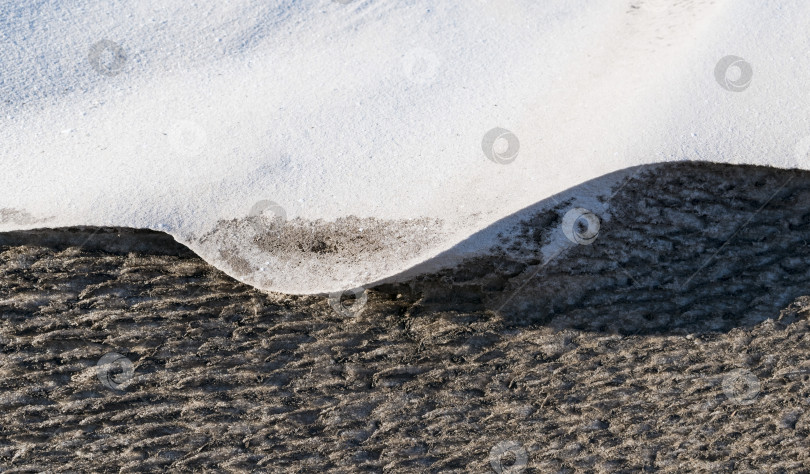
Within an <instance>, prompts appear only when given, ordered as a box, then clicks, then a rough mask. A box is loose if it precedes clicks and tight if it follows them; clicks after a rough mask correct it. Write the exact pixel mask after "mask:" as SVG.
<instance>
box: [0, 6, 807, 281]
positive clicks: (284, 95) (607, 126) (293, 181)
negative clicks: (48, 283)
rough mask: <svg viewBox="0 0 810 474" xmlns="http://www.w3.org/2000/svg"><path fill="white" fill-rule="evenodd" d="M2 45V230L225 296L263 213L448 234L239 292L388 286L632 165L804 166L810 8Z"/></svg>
mask: <svg viewBox="0 0 810 474" xmlns="http://www.w3.org/2000/svg"><path fill="white" fill-rule="evenodd" d="M0 22H2V24H0V46H1V47H0V117H5V119H0V120H2V126H0V160H2V165H3V170H4V172H3V173H2V174H0V209H13V210H18V211H24V212H26V213H28V214H30V216H31V219H16V220H15V219H11V220H6V221H1V220H0V230H16V229H24V228H35V227H60V226H68V225H116V226H132V227H146V228H152V229H159V230H164V231H167V232H169V233H171V234H172V235H174V236H175V237H176V238H177V239H178V240H179V241H181V242H183V243H187V244H189V245H190V246H191V247H192V249H194V250H195V251H197V252H198V253H200V255H201V256H202V257H203V258H205V259H207V260H208V261H210V262H212V263H213V264H215V265H220V266H221V267H222V268H223V269H224V270H225V271H228V272H229V273H233V272H232V271H231V268H229V267H228V266H227V265H226V264H224V263H223V261H222V260H221V257H220V255H219V253H218V249H217V248H213V247H205V246H201V245H199V243H198V242H197V240H198V239H199V237H200V236H202V235H204V234H205V233H206V232H208V231H210V230H211V229H212V228H213V227H214V225H215V224H216V223H217V222H218V221H220V220H224V219H233V218H244V217H247V216H248V215H249V213H250V211H251V209H252V207H253V206H254V204H256V203H257V202H259V201H262V200H269V201H273V202H274V203H278V205H279V206H281V207H282V208H283V209H284V212H285V213H286V217H287V219H288V220H291V219H296V218H300V219H305V220H315V219H324V220H326V221H334V220H335V219H337V218H340V217H344V216H358V217H375V218H379V219H387V220H396V219H415V218H421V217H429V218H437V219H441V220H443V221H444V223H445V227H444V228H445V230H446V231H447V232H446V233H444V234H442V235H441V238H440V239H438V241H437V242H433V243H431V245H429V246H426V247H424V248H422V250H421V252H420V254H419V256H418V258H416V259H414V258H409V259H403V260H402V261H401V262H399V263H397V264H396V265H393V266H392V265H385V266H382V265H380V266H375V265H365V266H363V268H362V271H360V270H359V269H358V267H357V265H356V262H355V263H352V262H346V263H345V264H343V266H341V265H337V266H332V267H331V268H330V269H329V272H328V275H327V274H326V273H327V272H324V271H323V269H322V268H320V269H319V268H318V267H317V265H315V266H313V265H302V267H301V269H300V271H294V272H290V273H289V274H286V275H285V277H284V278H283V279H282V280H283V282H284V283H279V282H275V283H273V282H269V280H261V279H258V278H251V277H250V276H249V275H248V276H245V275H236V274H235V273H234V275H235V276H237V277H239V278H240V279H242V280H243V281H247V282H249V283H252V284H255V285H257V286H260V287H262V288H263V289H266V290H279V291H288V292H294V293H313V292H329V291H334V290H338V289H341V287H346V288H349V287H353V286H357V285H361V284H365V283H367V282H370V281H374V280H378V279H380V278H385V277H388V276H391V275H393V274H396V273H398V272H400V271H404V270H407V269H408V268H410V267H412V266H413V265H415V264H417V263H419V261H425V260H428V259H430V258H432V257H434V256H435V255H437V254H438V253H440V252H441V251H443V250H446V249H447V248H449V247H451V246H453V245H454V244H456V243H458V242H460V241H462V240H463V239H464V238H466V237H468V236H469V235H471V234H473V233H474V232H476V231H478V230H480V229H482V228H485V227H486V226H488V225H490V224H492V223H493V222H495V221H497V220H498V219H499V218H502V217H504V216H509V215H511V214H513V213H515V212H517V211H519V210H520V209H522V208H524V207H526V206H529V205H531V204H534V203H536V202H538V201H541V200H543V199H546V198H548V197H549V196H552V195H554V194H556V193H559V192H561V191H563V190H566V189H568V188H571V187H572V186H576V185H578V184H580V183H583V182H584V181H587V180H590V179H593V178H596V177H599V176H602V175H604V174H606V173H609V172H611V171H615V170H619V169H624V168H627V167H630V166H634V165H639V164H644V163H656V162H663V161H673V160H708V161H716V162H726V163H752V164H764V165H772V166H779V167H800V168H805V169H807V168H808V166H810V160H808V156H807V150H808V149H810V145H808V143H810V141H808V136H810V122H809V121H808V113H807V111H808V110H810V107H809V106H810V95H808V94H807V87H806V85H807V84H808V80H807V78H808V75H810V54H808V53H810V48H808V42H810V37H808V36H807V35H806V34H805V32H806V31H808V26H810V4H808V3H807V2H805V1H802V0H793V1H760V2H753V1H739V0H725V1H716V2H691V1H689V2H683V1H674V0H671V1H663V0H659V1H643V0H632V1H610V2H605V1H597V0H593V1H589V0H544V1H532V0H465V1H460V2H432V1H427V0H398V1H382V0H353V1H348V2H347V1H345V0H343V1H334V0H284V1H280V0H275V1H273V0H265V1H261V2H259V1H252V0H229V1H227V2H214V1H198V2H189V1H185V0H110V1H105V2H97V1H90V0H51V1H42V2H28V1H22V0H20V1H16V2H10V1H5V2H3V3H0ZM727 56H737V57H739V58H741V59H743V60H744V63H747V64H749V65H750V66H751V70H752V71H753V74H752V77H751V80H750V83H749V82H747V81H746V80H745V79H746V78H745V77H742V78H741V77H740V74H741V73H742V74H743V75H745V70H744V68H738V67H737V66H734V64H737V65H740V64H744V63H739V62H737V63H734V61H731V63H729V64H732V66H730V68H729V71H728V73H727V75H726V78H728V79H729V80H730V81H732V82H731V83H728V82H727V83H726V86H727V87H725V88H724V87H721V84H720V83H719V82H718V80H717V79H716V77H715V69H716V66H717V64H718V63H719V62H720V61H721V59H722V58H725V57H727ZM735 81H737V82H736V83H739V84H740V85H739V86H734V84H735ZM728 84H731V86H729V85H728ZM735 87H736V88H738V89H743V90H739V91H734V90H727V89H728V88H732V89H734V88H735ZM495 128H502V129H504V130H505V131H508V132H511V133H512V134H513V135H514V136H515V137H516V138H517V139H518V140H519V152H518V155H517V157H514V159H513V160H511V158H512V157H509V158H510V160H505V161H509V162H508V163H505V162H504V163H498V162H497V161H498V160H497V159H488V158H487V157H486V156H485V154H484V152H483V150H482V140H483V139H484V137H485V135H486V134H487V132H489V131H490V130H492V129H495ZM492 146H493V149H494V151H495V153H501V154H503V153H508V152H509V149H508V143H507V142H506V141H505V140H498V141H497V142H495V143H493V145H492ZM496 158H497V157H496ZM358 232H360V231H358ZM366 233H367V232H366ZM485 243H486V242H482V244H481V245H484V244H485ZM391 250H392V251H393V250H395V249H391ZM248 253H249V252H248ZM255 258H256V260H255V261H253V262H251V263H253V264H255V268H256V269H257V270H258V269H259V267H260V265H263V266H262V268H264V272H263V273H268V272H271V273H272V271H273V268H272V261H271V264H270V265H267V264H264V262H266V261H267V260H268V259H267V258H266V257H263V256H261V255H259V256H256V257H255ZM371 261H372V263H373V262H374V259H373V258H371ZM276 270H278V269H276ZM360 275H362V277H361V276H360ZM277 280H278V279H277ZM364 280H365V281H364ZM279 281H280V280H279Z"/></svg>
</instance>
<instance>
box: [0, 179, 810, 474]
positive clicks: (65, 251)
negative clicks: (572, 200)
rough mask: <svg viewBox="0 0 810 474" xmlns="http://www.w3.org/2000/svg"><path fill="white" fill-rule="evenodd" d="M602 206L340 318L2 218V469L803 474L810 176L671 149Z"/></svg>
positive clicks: (809, 375)
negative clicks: (592, 219) (585, 232)
mask: <svg viewBox="0 0 810 474" xmlns="http://www.w3.org/2000/svg"><path fill="white" fill-rule="evenodd" d="M566 206H568V203H561V204H560V207H559V209H557V210H552V211H548V212H546V213H544V214H538V215H537V216H535V217H534V218H532V219H530V220H529V221H527V222H526V225H525V239H526V242H527V244H526V245H527V248H529V247H531V248H536V247H537V245H535V244H537V243H539V242H542V241H544V240H546V239H547V238H548V233H549V232H554V231H556V227H557V226H559V225H560V221H561V219H560V213H561V212H564V211H565V209H566ZM608 209H609V211H608V212H609V213H610V216H611V218H610V220H605V221H604V222H603V225H602V227H601V229H600V233H599V236H598V238H597V240H596V241H595V242H594V243H593V244H592V245H589V246H585V245H580V246H571V247H570V248H569V249H567V250H566V251H564V252H563V253H561V254H560V255H559V256H557V257H555V258H553V259H550V260H543V259H542V258H541V257H540V256H539V255H537V256H536V257H532V256H524V258H517V257H514V255H516V252H515V251H516V250H518V251H519V250H520V249H519V248H512V249H507V248H504V249H494V250H493V255H492V256H488V257H482V258H480V259H477V260H475V261H470V262H468V263H467V264H466V265H464V266H463V267H461V268H459V269H457V270H454V271H447V272H443V273H441V274H436V275H426V276H423V277H419V278H416V279H414V280H412V281H410V282H408V283H407V284H397V285H383V286H380V287H377V288H372V289H370V290H369V291H368V302H367V304H366V306H365V307H364V308H363V311H362V312H360V313H357V314H355V315H354V316H351V315H350V316H346V315H342V314H340V313H339V312H337V311H334V310H333V309H332V308H331V307H330V305H329V303H328V301H327V298H326V297H319V296H308V297H296V296H289V295H281V294H270V295H266V294H263V293H260V292H258V291H256V290H253V289H251V288H249V287H247V286H245V285H242V284H239V283H237V282H235V281H234V280H232V279H230V278H228V277H227V276H225V275H223V274H222V273H221V272H218V271H216V270H214V269H213V268H211V267H210V266H208V265H206V264H205V263H204V262H202V261H201V260H200V259H198V258H197V257H196V256H194V255H193V254H192V253H190V252H189V251H187V250H185V249H184V248H183V247H180V246H178V245H177V244H175V243H174V242H173V241H172V240H171V239H170V238H169V237H167V236H165V235H163V234H158V233H152V232H144V231H134V230H128V229H68V230H63V231H58V232H53V231H40V232H35V231H31V232H22V233H13V234H5V235H0V470H2V471H5V472H38V471H50V472H66V471H83V472H87V471H92V472H102V471H107V472H117V471H121V472H132V471H147V470H157V469H164V470H170V471H223V470H224V471H236V472H241V471H259V472H383V471H385V472H439V471H443V472H444V471H451V472H492V469H493V463H491V460H493V459H494V460H495V465H496V467H497V463H498V461H500V462H501V465H502V466H503V467H504V468H507V467H508V466H509V465H510V463H513V462H517V463H519V464H520V463H521V459H522V458H521V454H525V459H526V466H525V469H524V470H522V471H521V469H514V470H513V471H514V472H527V473H534V472H577V471H604V472H607V471H611V472H614V471H617V472H639V471H645V472H646V471H649V472H676V471H692V472H718V471H719V472H731V471H742V472H745V471H749V472H807V471H808V470H810V466H808V462H807V459H808V454H807V453H808V452H810V451H809V450H810V441H808V438H809V437H808V435H809V434H810V339H808V337H807V331H808V326H809V325H810V322H809V320H808V316H809V315H810V297H808V296H807V295H810V287H808V278H810V269H808V268H810V267H809V266H808V263H809V262H810V254H809V253H808V252H810V249H808V247H807V245H806V244H805V243H804V241H805V239H807V238H808V237H810V215H808V214H810V212H808V211H810V174H808V173H802V172H795V171H775V170H770V169H765V168H753V167H730V166H719V165H698V164H688V165H672V166H670V167H668V168H667V170H666V172H665V173H662V172H660V170H658V171H656V172H655V173H648V172H644V171H642V172H640V173H639V174H638V175H637V176H635V177H634V178H633V179H631V180H629V181H628V182H626V183H625V184H624V185H623V187H622V188H621V189H620V190H618V192H617V194H616V195H615V196H614V198H613V199H612V200H611V201H610V203H609V206H608ZM512 242H514V240H512ZM519 253H520V252H517V254H519ZM110 352H117V353H120V354H122V355H124V356H125V357H127V358H128V359H129V360H131V361H132V363H133V366H134V376H133V378H132V379H131V380H130V381H129V383H128V385H127V386H126V387H125V388H124V389H123V390H112V389H110V388H107V387H105V386H104V385H103V384H102V383H101V381H100V379H99V378H98V377H97V373H98V369H97V367H96V363H97V362H98V361H99V359H100V358H101V357H102V356H104V355H105V354H107V353H110ZM740 370H742V371H744V372H742V373H744V374H746V377H747V379H746V380H747V383H740V382H739V381H740V379H739V378H735V377H734V376H733V374H737V373H741V372H739V371H740ZM735 381H736V382H735ZM508 441H513V442H514V443H515V444H513V446H517V447H516V448H515V451H516V454H506V455H504V456H501V457H494V456H491V451H492V450H493V448H494V447H496V446H499V445H500V446H503V444H502V443H504V442H508ZM521 450H522V452H521ZM496 451H497V449H496ZM522 467H523V466H522V465H521V466H516V468H522ZM504 472H507V471H504Z"/></svg>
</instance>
